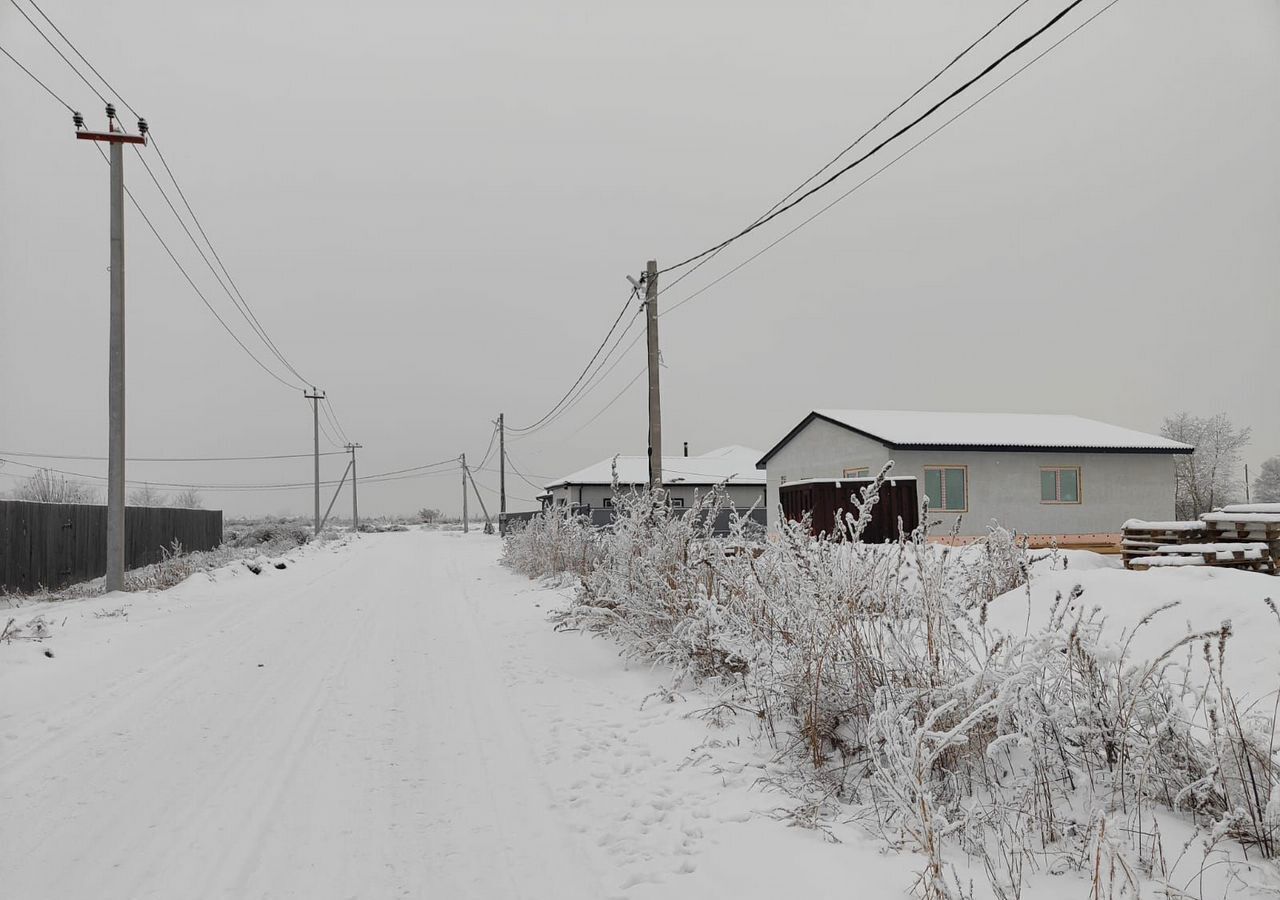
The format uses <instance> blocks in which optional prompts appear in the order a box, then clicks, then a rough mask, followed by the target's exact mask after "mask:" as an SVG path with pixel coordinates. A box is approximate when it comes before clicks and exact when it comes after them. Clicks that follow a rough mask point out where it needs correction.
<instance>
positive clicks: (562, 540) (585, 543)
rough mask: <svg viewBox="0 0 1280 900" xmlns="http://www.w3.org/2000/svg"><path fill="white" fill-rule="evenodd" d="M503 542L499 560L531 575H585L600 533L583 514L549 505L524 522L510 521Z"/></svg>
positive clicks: (599, 538)
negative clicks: (545, 509)
mask: <svg viewBox="0 0 1280 900" xmlns="http://www.w3.org/2000/svg"><path fill="white" fill-rule="evenodd" d="M508 527H509V531H508V535H507V540H506V541H505V543H504V544H503V553H502V561H503V563H504V564H505V565H507V566H510V567H511V568H512V569H514V570H515V571H517V572H520V573H522V574H525V575H528V576H529V577H530V578H548V577H557V576H561V575H564V574H566V573H567V574H570V575H574V576H577V577H578V578H583V577H585V576H586V575H587V574H588V573H589V572H590V571H591V568H592V566H593V565H594V561H595V556H596V548H597V545H598V544H599V543H600V541H601V535H600V534H599V533H598V532H596V531H595V530H594V529H593V528H592V527H591V523H590V522H589V521H587V519H586V518H585V517H584V516H579V515H575V514H574V513H573V512H572V511H571V510H570V509H569V508H567V507H563V506H557V507H552V508H551V509H549V510H547V511H546V512H545V513H544V514H543V515H541V516H535V517H534V518H532V519H530V520H529V521H527V522H521V523H512V524H511V525H510V526H508Z"/></svg>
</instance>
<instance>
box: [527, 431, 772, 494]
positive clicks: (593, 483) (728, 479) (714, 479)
mask: <svg viewBox="0 0 1280 900" xmlns="http://www.w3.org/2000/svg"><path fill="white" fill-rule="evenodd" d="M758 459H760V451H759V450H756V449H753V448H751V447H738V446H730V447H721V448H719V449H718V450H712V451H711V452H709V453H703V454H702V455H701V456H664V457H662V481H663V487H664V488H666V491H667V496H668V498H669V499H670V501H671V505H672V506H676V507H681V506H689V505H691V504H692V503H693V495H694V492H695V491H702V492H703V493H705V492H706V491H707V489H708V488H710V487H711V486H713V485H717V484H724V485H725V488H726V490H727V491H728V494H729V499H730V501H731V502H732V503H733V505H734V506H735V507H739V508H742V509H746V508H749V507H751V506H752V505H756V506H758V507H760V508H761V509H763V508H764V486H765V473H764V472H761V471H760V470H758V469H757V468H756V461H757V460H758ZM613 467H614V460H613V458H612V457H610V458H609V459H603V460H601V461H600V462H598V463H595V464H594V465H590V466H587V467H586V468H585V469H580V470H578V471H577V472H574V473H572V474H570V475H566V476H564V477H563V478H557V479H556V480H555V481H553V482H551V483H550V484H548V485H546V495H545V499H546V500H547V501H549V502H551V503H554V504H556V505H557V506H574V507H580V508H588V509H601V508H607V507H610V506H612V505H613ZM617 467H618V484H619V487H621V488H622V489H623V490H630V489H631V488H633V487H635V488H641V487H644V486H645V485H646V484H648V482H649V459H648V457H646V456H619V457H618V458H617Z"/></svg>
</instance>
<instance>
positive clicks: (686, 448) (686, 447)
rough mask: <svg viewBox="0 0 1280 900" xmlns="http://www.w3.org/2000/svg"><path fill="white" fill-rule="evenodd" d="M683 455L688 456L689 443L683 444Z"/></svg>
mask: <svg viewBox="0 0 1280 900" xmlns="http://www.w3.org/2000/svg"><path fill="white" fill-rule="evenodd" d="M684 455H685V456H688V455H689V442H688V441H685V442H684Z"/></svg>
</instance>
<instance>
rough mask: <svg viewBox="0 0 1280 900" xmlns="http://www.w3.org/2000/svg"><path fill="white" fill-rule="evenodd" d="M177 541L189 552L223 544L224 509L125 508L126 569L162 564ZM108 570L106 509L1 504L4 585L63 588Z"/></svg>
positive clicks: (0, 578) (15, 502) (0, 567)
mask: <svg viewBox="0 0 1280 900" xmlns="http://www.w3.org/2000/svg"><path fill="white" fill-rule="evenodd" d="M175 540H176V541H178V542H179V543H180V544H182V548H183V549H184V550H212V549H213V548H214V547H217V546H218V545H219V544H221V543H222V510H218V509H168V508H164V507H150V506H130V507H126V508H125V515H124V558H125V565H126V567H128V568H130V569H133V568H137V567H138V566H145V565H147V564H148V563H153V562H158V561H159V560H160V558H161V555H162V550H163V549H167V548H168V547H169V546H170V545H172V544H173V542H174V541H175ZM106 571H107V508H106V507H105V506H96V505H89V504H79V503H30V502H28V501H25V500H0V587H2V588H4V589H6V590H10V591H15V590H16V591H34V590H37V589H39V588H40V587H46V588H49V589H57V588H61V587H65V586H66V585H68V584H74V583H75V582H77V581H88V580H89V579H91V578H97V577H98V576H99V575H104V574H106Z"/></svg>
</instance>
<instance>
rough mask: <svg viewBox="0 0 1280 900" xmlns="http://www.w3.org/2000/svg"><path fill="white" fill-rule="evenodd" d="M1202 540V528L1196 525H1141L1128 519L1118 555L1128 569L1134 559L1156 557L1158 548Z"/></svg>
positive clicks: (1188, 523)
mask: <svg viewBox="0 0 1280 900" xmlns="http://www.w3.org/2000/svg"><path fill="white" fill-rule="evenodd" d="M1204 539H1205V537H1204V528H1203V527H1202V526H1201V523H1199V522H1144V521H1142V520H1141V519H1130V520H1129V521H1128V522H1125V523H1124V533H1123V536H1122V537H1121V539H1120V555H1121V556H1123V557H1124V567H1125V568H1126V569H1131V568H1133V561H1134V560H1135V559H1142V558H1145V557H1151V556H1156V555H1158V554H1159V553H1160V548H1161V547H1176V546H1178V545H1180V544H1193V543H1194V544H1199V543H1203V542H1204ZM1165 565H1176V564H1175V563H1165ZM1184 565H1189V563H1184Z"/></svg>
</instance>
